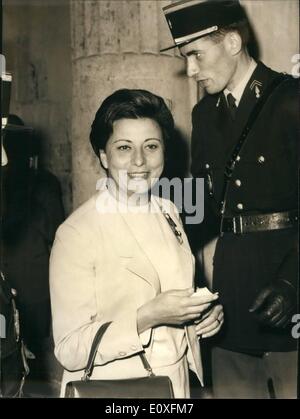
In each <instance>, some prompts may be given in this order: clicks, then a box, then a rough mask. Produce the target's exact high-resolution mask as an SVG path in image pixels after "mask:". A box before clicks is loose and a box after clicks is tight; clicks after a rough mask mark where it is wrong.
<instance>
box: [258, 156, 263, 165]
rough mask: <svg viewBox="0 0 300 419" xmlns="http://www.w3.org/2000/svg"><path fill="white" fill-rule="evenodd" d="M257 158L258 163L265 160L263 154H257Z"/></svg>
mask: <svg viewBox="0 0 300 419" xmlns="http://www.w3.org/2000/svg"><path fill="white" fill-rule="evenodd" d="M257 160H258V163H260V164H263V163H264V162H265V158H264V156H259V157H258V159H257Z"/></svg>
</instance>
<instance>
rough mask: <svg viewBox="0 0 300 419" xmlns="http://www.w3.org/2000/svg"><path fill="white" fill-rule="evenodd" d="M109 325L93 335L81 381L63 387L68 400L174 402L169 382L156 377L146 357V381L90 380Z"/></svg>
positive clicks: (142, 378)
mask: <svg viewBox="0 0 300 419" xmlns="http://www.w3.org/2000/svg"><path fill="white" fill-rule="evenodd" d="M110 324H111V322H107V323H104V324H103V325H102V326H101V327H100V329H99V330H98V332H97V333H96V335H95V337H94V340H93V343H92V347H91V350H90V354H89V358H88V362H87V366H86V368H85V370H84V375H83V377H82V378H81V380H78V381H70V382H69V383H67V385H66V391H65V397H67V398H77V397H80V398H108V399H118V398H120V399H173V398H174V394H173V387H172V382H171V380H170V378H169V377H168V376H156V375H155V374H154V373H153V371H152V368H151V366H150V364H149V363H148V361H147V358H146V356H145V354H144V353H143V352H142V353H140V354H139V355H138V356H139V357H140V358H141V361H142V363H143V366H144V368H145V369H146V370H147V372H148V376H147V377H139V378H126V379H120V380H90V377H91V375H92V373H93V369H94V366H95V365H94V361H95V358H96V354H97V350H98V347H99V344H100V342H101V339H102V337H103V335H104V333H105V331H106V329H107V328H108V326H109V325H110Z"/></svg>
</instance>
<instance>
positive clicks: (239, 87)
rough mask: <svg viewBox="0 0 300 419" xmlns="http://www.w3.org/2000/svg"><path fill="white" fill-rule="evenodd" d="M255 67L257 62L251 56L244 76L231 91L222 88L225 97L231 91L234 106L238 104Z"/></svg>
mask: <svg viewBox="0 0 300 419" xmlns="http://www.w3.org/2000/svg"><path fill="white" fill-rule="evenodd" d="M256 67H257V62H256V61H254V59H253V58H251V62H250V65H249V68H248V70H247V72H246V74H245V76H244V77H243V79H242V80H241V81H240V82H239V84H238V85H237V86H236V87H235V88H234V89H233V90H232V91H230V90H228V89H224V95H225V97H226V98H227V95H228V94H229V93H231V94H232V95H233V96H234V98H235V101H236V106H239V104H240V100H241V97H242V96H243V93H244V91H245V88H246V86H247V84H248V82H249V80H250V79H251V77H252V74H253V73H254V71H255V69H256Z"/></svg>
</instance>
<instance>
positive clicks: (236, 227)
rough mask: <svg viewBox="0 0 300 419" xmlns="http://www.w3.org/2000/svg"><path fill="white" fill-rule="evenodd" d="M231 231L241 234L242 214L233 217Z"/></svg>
mask: <svg viewBox="0 0 300 419" xmlns="http://www.w3.org/2000/svg"><path fill="white" fill-rule="evenodd" d="M232 221H233V232H234V234H243V219H242V216H241V215H239V216H238V217H233V220H232Z"/></svg>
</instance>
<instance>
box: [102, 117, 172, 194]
mask: <svg viewBox="0 0 300 419" xmlns="http://www.w3.org/2000/svg"><path fill="white" fill-rule="evenodd" d="M100 160H101V163H102V165H103V167H104V168H105V169H106V170H107V171H108V175H109V177H110V178H112V179H113V180H114V182H115V184H116V186H117V188H116V189H117V191H118V193H119V194H120V192H121V191H123V192H125V193H126V194H127V195H128V196H130V195H131V194H132V193H134V191H138V192H140V193H146V192H148V190H150V188H151V186H152V184H153V182H155V180H157V179H158V178H159V177H160V175H161V173H162V171H163V167H164V140H163V136H162V131H161V129H160V127H159V125H158V124H157V122H155V121H154V120H152V119H149V118H139V119H119V120H117V121H115V122H114V123H113V134H112V135H111V136H110V138H109V140H108V142H107V144H106V147H105V150H100ZM121 173H124V175H125V176H124V178H125V179H124V180H125V182H123V184H122V179H123V177H122V176H121ZM120 189H121V190H120Z"/></svg>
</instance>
